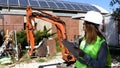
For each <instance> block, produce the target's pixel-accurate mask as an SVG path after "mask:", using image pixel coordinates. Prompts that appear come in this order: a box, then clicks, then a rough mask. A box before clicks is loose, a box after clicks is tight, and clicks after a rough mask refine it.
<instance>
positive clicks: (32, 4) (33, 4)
mask: <svg viewBox="0 0 120 68" xmlns="http://www.w3.org/2000/svg"><path fill="white" fill-rule="evenodd" d="M29 2H30V5H31V6H35V7H39V4H38V2H37V1H36V0H29Z"/></svg>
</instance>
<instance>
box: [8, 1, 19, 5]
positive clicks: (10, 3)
mask: <svg viewBox="0 0 120 68" xmlns="http://www.w3.org/2000/svg"><path fill="white" fill-rule="evenodd" d="M8 1H9V2H8V4H9V5H18V0H8Z"/></svg>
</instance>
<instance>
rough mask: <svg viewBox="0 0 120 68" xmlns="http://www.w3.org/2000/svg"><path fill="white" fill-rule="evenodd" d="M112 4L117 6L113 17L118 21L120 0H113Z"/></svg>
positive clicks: (119, 17) (119, 18)
mask: <svg viewBox="0 0 120 68" xmlns="http://www.w3.org/2000/svg"><path fill="white" fill-rule="evenodd" d="M110 6H112V7H113V6H115V8H113V13H112V18H113V19H114V20H117V21H118V20H120V0H112V1H111V2H110Z"/></svg>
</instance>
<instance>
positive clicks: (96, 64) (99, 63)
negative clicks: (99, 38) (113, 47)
mask: <svg viewBox="0 0 120 68" xmlns="http://www.w3.org/2000/svg"><path fill="white" fill-rule="evenodd" d="M107 55H108V48H107V45H106V43H105V42H104V43H102V45H101V47H100V50H99V53H98V58H97V60H95V59H93V58H91V57H90V56H89V55H87V54H85V55H84V57H83V59H84V60H85V61H84V64H87V65H88V66H91V67H92V68H110V67H107V66H105V63H106V60H107ZM82 62H83V61H82ZM82 62H81V63H82Z"/></svg>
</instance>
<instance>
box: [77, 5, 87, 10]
mask: <svg viewBox="0 0 120 68" xmlns="http://www.w3.org/2000/svg"><path fill="white" fill-rule="evenodd" d="M78 6H79V8H81V9H82V10H84V11H87V8H85V7H84V6H83V5H78Z"/></svg>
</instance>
